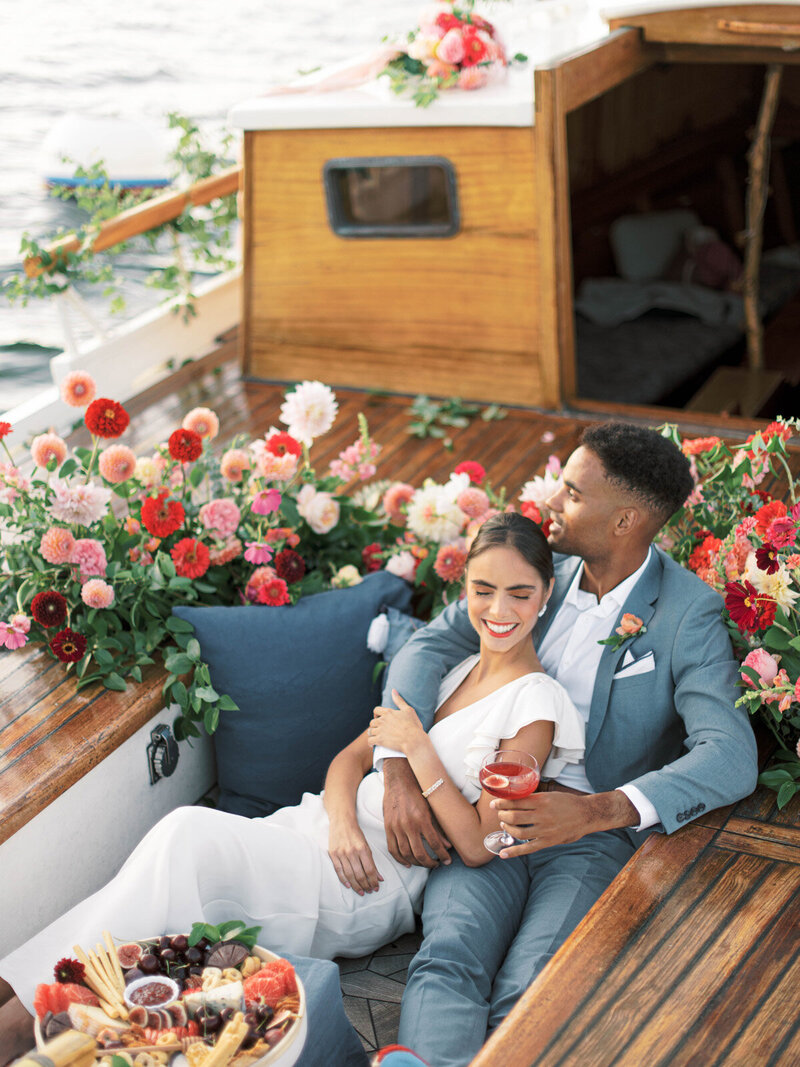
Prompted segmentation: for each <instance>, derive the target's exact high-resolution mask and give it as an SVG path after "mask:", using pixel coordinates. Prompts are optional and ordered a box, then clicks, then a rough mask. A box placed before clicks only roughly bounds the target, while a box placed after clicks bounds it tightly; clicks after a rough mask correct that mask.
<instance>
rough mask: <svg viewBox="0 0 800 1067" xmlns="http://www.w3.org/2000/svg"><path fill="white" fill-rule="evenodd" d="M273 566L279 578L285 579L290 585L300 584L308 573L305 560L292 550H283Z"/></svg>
mask: <svg viewBox="0 0 800 1067" xmlns="http://www.w3.org/2000/svg"><path fill="white" fill-rule="evenodd" d="M273 566H274V567H275V572H276V574H277V575H278V577H279V578H283V579H284V580H285V581H286V582H288V584H289V585H291V584H292V582H299V581H300V579H301V578H302V577H303V575H304V574H305V573H306V564H305V560H304V559H303V557H302V556H301V555H300V554H299V553H297V552H293V551H292V549H291V548H283V549H281V551H280V552H279V553H278V554H277V556H276V557H275V559H274V560H273Z"/></svg>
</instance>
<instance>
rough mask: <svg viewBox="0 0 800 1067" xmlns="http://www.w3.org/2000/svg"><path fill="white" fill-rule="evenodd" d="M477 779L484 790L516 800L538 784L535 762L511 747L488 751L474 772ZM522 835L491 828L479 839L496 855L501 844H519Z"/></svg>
mask: <svg viewBox="0 0 800 1067" xmlns="http://www.w3.org/2000/svg"><path fill="white" fill-rule="evenodd" d="M478 777H479V778H480V783H481V785H482V786H483V788H484V789H485V790H486V792H487V793H491V794H492V796H493V797H500V798H501V799H503V800H519V799H520V797H527V796H530V795H531V793H533V792H535V790H536V787H537V786H538V784H539V778H540V774H539V764H538V763H537V762H536V759H535V757H534V756H532V755H531V754H530V753H529V752H518V751H517V750H516V749H513V748H500V749H497V751H496V752H490V753H489V755H488V756H486V757H485V759H484V761H483V763H482V764H481V769H480V772H479V774H478ZM523 841H524V839H521V838H516V837H514V836H513V835H512V834H510V833H509V832H508V831H507V830H493V831H492V832H491V833H490V834H487V835H486V837H484V839H483V843H484V845H485V846H486V847H487V848H488V850H489V851H490V852H494V853H495V855H497V854H498V853H499V852H501V851H502V850H503V849H504V848H509V847H510V846H511V845H519V844H522V843H523Z"/></svg>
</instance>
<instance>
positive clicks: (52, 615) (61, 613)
mask: <svg viewBox="0 0 800 1067" xmlns="http://www.w3.org/2000/svg"><path fill="white" fill-rule="evenodd" d="M31 615H33V617H34V619H35V620H36V621H37V622H38V623H39V625H40V626H63V625H64V622H65V621H66V618H67V601H66V599H65V598H64V597H63V596H62V595H61V593H57V592H56V591H55V590H54V589H47V590H46V591H45V592H44V593H37V594H36V596H35V597H34V598H33V600H32V601H31Z"/></svg>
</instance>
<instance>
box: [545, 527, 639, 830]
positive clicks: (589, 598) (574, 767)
mask: <svg viewBox="0 0 800 1067" xmlns="http://www.w3.org/2000/svg"><path fill="white" fill-rule="evenodd" d="M652 551H653V549H652V548H650V549H649V550H648V553H647V556H646V558H645V560H644V563H642V565H641V567H639V569H638V570H636V571H634V572H633V574H631V575H629V576H628V577H627V578H625V579H624V581H622V582H620V583H619V585H617V586H615V588H614V589H610V590H609V591H608V592H607V593H606V594H605V595H604V596H602V597H601V598H600V600H599V601H598V599H597V597H596V596H595V595H594V593H587V592H585V591H584V590H583V589H581V588H580V584H581V579H582V578H583V568H584V565H583V563H581V565H580V566H579V567H578V570H577V571H576V572H575V577H574V579H573V581H572V584H571V585H570V587H569V589H568V590H567V594H566V596H565V597H564V599H563V601H562V602H561V607H560V608H559V609H558V612H557V613H556V617H555V618H554V619H553V621H552V622H551V623H550V626H549V628H548V630H547V633H546V634H545V636H544V639H543V640H542V643H541V645H540V647H539V648H538V650H537V651H538V653H539V659H540V661H541V664H542V666H543V667H544V669H545V671H547V673H548V674H549V675H550V676H551V677H553V678H555V679H556V681H557V682H560V683H561V685H563V686H564V688H565V689H566V691H567V693H569V695H570V697H571V698H572V702H573V704H574V705H575V707H576V708H577V709H578V711H579V712H580V713H581V715H582V716H583V719H584V722H588V721H589V710H590V708H591V705H592V693H593V692H594V683H595V679H596V678H597V669H598V667H599V666H600V657H601V656H602V654H603V650H604V648H605V646H604V645H600V644H598V641H602V640H604V639H605V638H607V637H610V636H611V634H612V633H613V625H614V623H615V622H616V620H617V616H618V615H619V612H620V609H621V608H622V606H623V605H624V603H625V601H626V599H627V598H628V596H629V595H630V593H631V590H632V589H633V587H634V586H635V585H636V583H637V582H638V581H639V579H640V578H641V576H642V575H643V574H644V571H645V568H646V567H647V564H648V563H649V562H650V557H651V554H652ZM556 781H557V782H559V783H560V784H561V785H567V786H570V787H571V788H573V789H580V790H581V791H582V792H584V793H592V792H594V790H593V789H592V787H591V785H590V784H589V779H588V778H587V777H586V767H585V764H584V761H583V760H581V761H580V763H577V764H575V763H572V764H569V765H568V766H566V767H565V768H564V769H563V771H562V772H561V774H559V775H558V777H557V778H556ZM619 788H620V790H621V792H623V793H624V794H625V795H626V796H627V798H628V799H629V800H630V802H631V803H632V804H633V806H634V807H635V808H636V810H637V811H638V812H639V818H640V822H639V825H638V826H637V827H636V829H637V830H644V829H646V828H647V827H648V826H654V825H655V824H656V823H657V822H659V817H658V812H657V811H656V809H655V808H654V807H653V805H652V804H651V803H650V801H649V800H648V799H647V797H646V796H645V795H644V793H642V791H641V790H640V789H637V788H636V786H634V785H622V786H620V787H619Z"/></svg>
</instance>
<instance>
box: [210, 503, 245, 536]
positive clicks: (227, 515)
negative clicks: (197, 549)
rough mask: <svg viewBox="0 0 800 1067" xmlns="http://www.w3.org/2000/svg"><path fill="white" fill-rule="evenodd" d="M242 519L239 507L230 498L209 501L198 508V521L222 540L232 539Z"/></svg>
mask: <svg viewBox="0 0 800 1067" xmlns="http://www.w3.org/2000/svg"><path fill="white" fill-rule="evenodd" d="M241 518H242V513H241V511H240V510H239V505H238V504H237V503H236V501H235V500H232V499H231V498H230V497H220V498H218V499H217V500H210V501H209V502H208V503H207V504H203V506H202V507H201V508H200V513H199V519H200V522H201V523H202V524H203V526H205V528H206V529H207V530H213V531H214V532H215V533H216V534H218V535H219V536H220V537H222V538H226V537H232V536H233V535H234V534H235V533H236V531H237V529H238V527H239V523H240V521H241Z"/></svg>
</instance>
